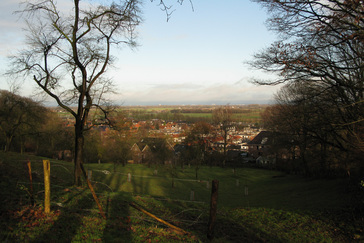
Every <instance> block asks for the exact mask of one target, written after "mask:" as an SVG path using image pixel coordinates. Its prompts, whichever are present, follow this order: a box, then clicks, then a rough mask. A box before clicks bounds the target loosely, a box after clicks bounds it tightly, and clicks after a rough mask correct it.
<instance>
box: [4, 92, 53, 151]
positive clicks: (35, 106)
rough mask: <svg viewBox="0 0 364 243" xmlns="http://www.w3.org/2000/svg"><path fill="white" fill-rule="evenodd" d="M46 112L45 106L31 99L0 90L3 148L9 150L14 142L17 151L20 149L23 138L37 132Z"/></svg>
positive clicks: (23, 141)
mask: <svg viewBox="0 0 364 243" xmlns="http://www.w3.org/2000/svg"><path fill="white" fill-rule="evenodd" d="M46 113H47V110H46V108H45V107H44V106H42V105H41V104H39V103H37V102H35V101H33V100H32V99H30V98H25V97H22V96H19V95H17V94H14V93H12V92H9V91H5V90H1V91H0V131H1V133H2V134H3V136H2V138H3V139H4V140H3V141H1V143H3V144H4V150H5V151H10V149H11V146H12V145H13V143H14V142H18V144H19V146H18V151H20V150H22V149H23V147H24V143H25V139H26V138H28V137H29V136H31V135H34V134H37V133H39V131H40V127H41V126H42V123H43V122H44V121H45V115H46ZM15 139H16V141H14V140H15ZM1 140H2V139H1Z"/></svg>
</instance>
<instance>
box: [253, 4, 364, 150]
mask: <svg viewBox="0 0 364 243" xmlns="http://www.w3.org/2000/svg"><path fill="white" fill-rule="evenodd" d="M253 1H255V2H258V3H260V4H262V5H263V6H265V7H266V8H267V9H268V10H269V13H270V15H271V17H270V18H269V19H268V26H269V28H270V29H271V30H273V31H276V32H277V33H278V34H279V37H280V39H279V41H277V42H275V43H273V44H272V45H271V46H270V47H269V48H267V49H265V50H263V51H262V52H260V53H257V54H256V55H255V59H254V61H253V62H251V63H250V64H251V65H252V66H253V67H255V68H258V69H261V70H265V71H268V72H274V73H277V74H278V75H279V76H278V78H277V79H272V80H255V82H256V83H258V84H264V85H272V84H278V83H291V84H292V83H305V87H306V88H309V89H310V92H309V93H307V92H305V97H304V98H303V97H301V98H300V99H301V101H303V100H306V101H307V100H308V99H310V100H312V103H314V104H315V106H316V107H317V109H318V110H319V112H318V113H317V114H318V115H319V116H320V117H321V119H320V120H321V122H325V119H327V120H329V121H331V123H330V124H325V126H326V125H327V126H326V127H327V128H330V129H329V130H330V131H331V132H332V133H331V136H330V137H331V138H333V139H335V140H336V141H335V146H341V147H342V149H344V150H347V149H349V147H351V150H352V151H355V150H359V151H361V153H363V152H364V142H363V141H364V140H363V124H364V113H363V112H364V79H363V77H364V58H363V57H364V53H363V50H364V11H363V10H364V2H363V1H356V0H329V1H314V0H303V1H298V0H297V1H286V0H279V1H276V0H274V1H273V0H253ZM296 87H297V86H296ZM295 94H296V95H297V92H296V93H295ZM318 97H321V98H320V99H321V101H320V102H317V101H318ZM296 98H297V97H296ZM328 107H329V109H328ZM329 141H330V142H332V140H328V141H327V142H329Z"/></svg>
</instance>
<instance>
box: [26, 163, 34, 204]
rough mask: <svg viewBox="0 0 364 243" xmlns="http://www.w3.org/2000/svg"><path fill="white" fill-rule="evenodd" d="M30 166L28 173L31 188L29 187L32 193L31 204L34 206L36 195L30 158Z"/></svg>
mask: <svg viewBox="0 0 364 243" xmlns="http://www.w3.org/2000/svg"><path fill="white" fill-rule="evenodd" d="M27 166H28V173H29V182H30V186H29V187H30V188H29V194H30V204H31V205H32V206H34V195H33V177H32V165H31V163H30V160H28V161H27Z"/></svg>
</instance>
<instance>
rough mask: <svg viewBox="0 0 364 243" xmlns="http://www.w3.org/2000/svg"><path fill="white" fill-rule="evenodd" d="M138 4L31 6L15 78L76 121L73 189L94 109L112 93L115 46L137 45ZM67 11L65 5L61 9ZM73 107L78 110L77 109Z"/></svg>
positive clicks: (25, 11)
mask: <svg viewBox="0 0 364 243" xmlns="http://www.w3.org/2000/svg"><path fill="white" fill-rule="evenodd" d="M139 5H140V2H139V1H137V0H125V1H120V2H119V3H115V2H112V3H109V4H107V3H104V4H97V5H91V4H88V3H87V2H82V4H81V2H80V0H74V1H73V4H72V5H70V6H69V8H68V9H64V8H61V6H59V5H57V2H56V1H54V0H45V1H28V2H27V3H26V4H25V5H24V9H23V10H22V12H21V13H22V14H24V15H25V16H26V17H28V19H27V23H28V29H27V32H28V35H27V44H28V47H27V49H24V50H23V51H22V52H20V53H19V55H17V56H15V57H13V64H14V70H13V73H24V74H26V75H27V76H30V77H32V78H33V80H34V82H35V83H36V84H37V85H38V86H39V87H40V88H41V89H42V90H43V91H44V92H45V93H46V94H48V95H49V96H51V97H52V98H53V99H54V100H55V101H56V102H57V104H58V105H59V106H60V107H62V108H63V109H65V110H66V111H68V112H69V113H70V114H72V116H73V117H74V119H75V158H74V163H75V167H74V168H75V169H74V179H75V184H80V183H81V180H80V179H81V178H80V177H81V165H82V162H83V146H84V132H85V131H86V130H87V129H89V128H90V124H89V123H88V118H89V115H90V111H91V109H92V108H97V109H100V110H102V111H103V113H104V115H105V120H106V121H107V118H108V117H107V115H108V113H107V111H106V110H105V109H103V106H102V105H101V103H100V99H102V97H103V95H104V94H105V93H107V92H108V91H110V89H111V88H112V85H111V81H110V80H109V79H107V78H106V77H105V72H106V71H107V69H108V67H109V66H110V65H111V64H112V62H113V58H112V56H111V50H112V47H113V46H120V45H128V46H134V45H135V41H134V39H135V35H134V30H135V28H136V26H137V25H139V23H140V21H141V19H140V10H139ZM63 7H64V5H63ZM73 106H76V108H75V109H74V108H73Z"/></svg>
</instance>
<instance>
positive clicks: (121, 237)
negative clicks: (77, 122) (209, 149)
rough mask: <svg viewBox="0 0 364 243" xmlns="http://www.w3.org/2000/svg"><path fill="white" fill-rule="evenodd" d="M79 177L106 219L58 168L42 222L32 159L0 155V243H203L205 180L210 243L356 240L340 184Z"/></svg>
mask: <svg viewBox="0 0 364 243" xmlns="http://www.w3.org/2000/svg"><path fill="white" fill-rule="evenodd" d="M28 157H29V159H30V161H31V162H32V170H33V186H34V195H35V202H36V204H35V206H34V207H31V206H29V192H30V191H29V188H30V187H29V179H28V174H27V173H28V172H27V168H26V166H25V161H26V159H28ZM86 168H87V169H88V170H92V183H93V185H94V186H95V189H96V192H97V195H98V197H99V199H100V201H101V203H102V206H103V210H104V211H105V212H106V215H107V219H103V218H102V217H101V216H100V214H99V212H98V209H97V207H96V205H95V203H94V200H93V198H92V196H91V194H90V192H89V189H88V188H87V187H74V186H72V170H73V167H72V164H70V163H68V162H62V161H51V191H52V197H51V203H52V212H51V213H50V214H48V215H46V214H44V213H43V210H42V207H43V206H42V205H43V193H44V192H43V190H44V189H43V186H44V185H43V172H42V171H43V169H42V163H41V158H37V157H31V156H26V157H24V156H20V155H19V154H13V153H6V154H5V153H0V176H1V184H0V185H1V188H0V189H1V193H0V196H1V198H2V201H3V202H2V206H1V222H0V228H1V234H0V241H2V242H3V241H9V242H24V241H25V242H42V241H43V242H45V241H47V242H51V241H53V242H78V241H84V242H95V241H102V242H146V241H150V242H208V240H207V238H206V229H207V222H208V212H209V198H210V190H211V180H212V179H217V180H219V200H218V217H217V223H216V227H215V240H214V241H213V242H242V241H244V242H266V241H270V242H350V241H360V240H364V237H363V232H362V229H363V227H362V226H363V221H362V216H361V215H359V214H357V211H354V208H352V200H353V194H352V193H349V190H348V189H349V188H350V187H349V186H348V185H349V184H348V180H346V179H336V180H333V179H332V180H323V179H308V178H304V177H300V176H293V175H286V174H283V173H281V172H277V171H268V170H259V169H252V168H240V169H237V170H236V171H235V173H234V171H233V170H232V169H231V168H217V167H212V168H210V167H202V168H200V169H199V170H198V179H197V180H196V174H195V170H194V168H193V167H192V166H191V168H189V167H187V168H185V169H184V170H182V169H180V168H178V169H177V171H176V176H175V178H174V179H173V178H172V177H171V170H169V169H167V168H166V167H152V168H148V167H146V166H143V165H127V166H125V167H123V166H122V165H118V166H116V167H114V165H112V164H101V165H98V164H88V165H86ZM156 172H157V173H156ZM128 178H130V181H128ZM172 181H174V187H172ZM191 191H193V194H194V198H191ZM354 200H357V199H355V198H354ZM131 202H134V203H137V204H138V205H140V206H141V207H143V208H144V209H145V210H147V211H148V212H150V213H152V214H154V215H156V216H158V217H160V218H162V219H164V220H166V221H168V222H169V223H172V224H174V225H176V226H178V227H180V228H182V229H184V230H186V231H187V232H189V234H187V235H181V234H178V233H176V232H174V231H172V230H170V229H168V228H167V227H166V226H164V225H163V224H160V223H158V222H157V221H156V220H154V219H152V218H150V217H149V216H147V215H145V214H143V213H141V212H140V211H138V210H136V209H135V208H133V207H131V206H130V203H131Z"/></svg>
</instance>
